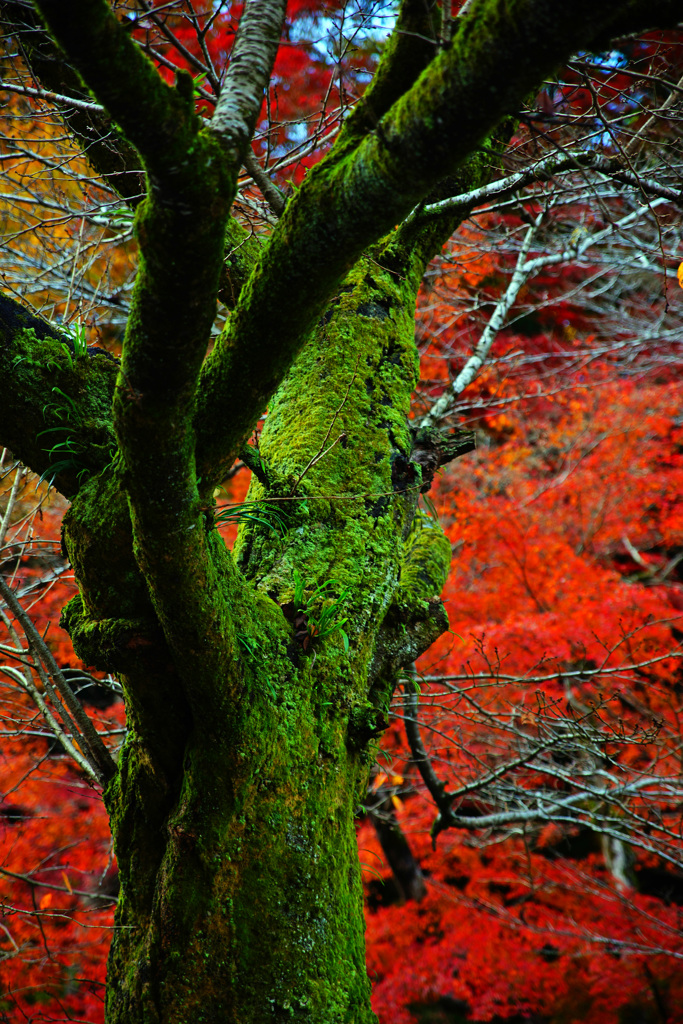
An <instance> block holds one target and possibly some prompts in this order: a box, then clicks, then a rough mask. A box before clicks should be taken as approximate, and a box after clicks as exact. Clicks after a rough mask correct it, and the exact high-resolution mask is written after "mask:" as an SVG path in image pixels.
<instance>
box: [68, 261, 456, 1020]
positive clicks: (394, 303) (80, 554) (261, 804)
mask: <svg viewBox="0 0 683 1024" xmlns="http://www.w3.org/2000/svg"><path fill="white" fill-rule="evenodd" d="M419 269H421V268H419ZM418 279H419V273H417V272H415V273H410V272H409V273H407V274H404V275H400V276H399V275H397V274H396V273H391V272H389V271H386V270H384V271H383V270H382V269H381V268H379V267H378V266H375V265H373V263H372V261H371V260H368V261H363V262H362V263H361V264H359V266H358V268H357V269H356V270H355V271H354V273H353V274H352V275H350V277H349V278H348V279H347V283H346V285H345V287H344V289H342V291H341V292H340V294H339V296H338V297H337V299H336V300H335V301H334V302H333V304H332V306H331V307H330V311H329V312H328V314H327V315H326V316H325V317H324V318H323V321H322V322H321V325H320V327H319V329H318V331H317V332H316V334H315V336H314V337H312V338H311V339H310V340H309V342H308V343H307V345H306V346H305V347H304V350H303V352H302V354H301V355H300V357H299V359H298V361H297V362H296V364H295V366H294V369H293V371H292V373H291V374H290V376H289V377H288V379H287V383H286V384H285V385H283V387H282V388H281V389H280V391H279V392H278V394H277V395H276V397H275V399H274V400H273V402H272V404H271V408H270V412H269V415H268V418H267V420H266V426H265V428H264V430H263V433H262V436H261V440H260V452H259V455H260V459H259V467H260V475H261V476H262V477H263V480H262V481H259V480H258V479H257V478H256V477H255V476H254V477H253V481H252V486H251V491H250V495H249V500H250V501H257V500H259V499H261V498H263V497H264V495H265V492H266V484H267V492H268V497H269V499H271V501H270V503H269V504H265V503H262V504H261V505H260V506H259V510H260V511H259V513H258V515H257V516H256V517H255V518H251V519H245V520H244V521H243V522H242V524H241V526H240V531H239V535H238V540H237V543H236V547H235V551H234V555H235V561H236V564H237V566H238V567H239V569H240V570H241V582H240V583H239V586H240V587H241V588H243V591H244V593H243V599H244V620H243V621H242V622H240V621H239V614H238V625H237V643H236V644H235V645H234V647H233V648H232V649H231V654H230V656H229V658H228V659H227V660H226V662H225V668H224V673H225V674H224V676H220V677H218V676H217V677H215V678H213V679H209V680H208V682H209V683H211V682H212V683H213V689H214V691H215V692H216V693H217V694H219V695H223V696H225V695H227V697H228V699H226V700H223V699H222V696H221V697H220V698H219V699H215V700H214V701H213V704H212V706H211V707H210V708H209V709H208V710H207V711H206V712H205V713H203V714H201V715H200V714H198V712H197V707H196V706H192V701H191V700H190V701H188V700H187V699H186V697H185V696H184V695H183V689H182V687H181V685H180V682H179V678H178V674H177V670H176V667H175V665H174V658H173V656H172V654H171V652H170V651H169V650H168V648H167V647H166V645H165V642H164V639H163V633H162V631H161V629H160V626H159V623H158V620H157V617H156V615H155V612H154V595H153V594H152V595H151V597H152V601H151V602H150V595H148V592H147V589H146V587H145V584H144V581H143V578H142V576H141V574H140V573H139V571H138V570H137V567H136V563H135V560H134V558H133V544H132V534H131V525H130V519H129V516H128V509H127V505H126V502H125V499H124V493H123V490H122V487H123V481H124V480H125V474H122V473H121V472H120V470H119V469H118V468H117V467H114V468H113V470H112V469H108V470H105V471H104V472H102V473H101V474H100V475H99V476H93V477H92V478H90V479H89V480H88V481H87V483H86V484H85V485H84V486H83V487H82V488H81V490H80V491H79V493H78V495H77V496H76V497H75V499H74V502H73V504H72V506H71V508H70V510H69V512H68V514H67V516H66V519H65V528H64V538H65V544H66V547H67V551H68V553H69V557H70V559H71V561H72V563H73V565H74V568H75V569H76V572H77V576H78V579H79V582H80V586H81V594H80V596H79V597H77V598H76V599H75V600H74V601H73V602H72V603H71V605H69V606H68V608H67V609H66V612H65V614H64V619H63V622H64V625H65V626H66V627H67V628H68V629H69V631H70V633H71V636H72V638H73V641H74V645H75V647H76V650H77V652H78V653H79V654H80V656H81V657H82V658H83V659H84V660H85V661H87V662H88V663H91V664H96V665H98V666H99V667H101V668H107V669H112V670H116V671H118V672H119V674H120V676H121V678H122V681H123V685H124V688H125V691H126V696H127V701H128V708H129V726H130V734H129V736H128V739H127V741H126V744H125V747H124V751H123V753H122V756H121V759H120V764H119V773H118V774H117V776H116V777H115V779H114V780H113V781H112V782H111V783H110V784H109V786H108V788H107V790H106V793H105V798H106V803H107V807H108V810H109V813H110V816H111V822H112V831H113V834H114V839H115V847H116V853H117V857H118V860H119V867H120V873H121V897H120V903H119V909H118V912H117V918H116V928H115V932H114V940H113V943H112V950H111V955H110V962H109V976H110V978H111V979H112V981H113V984H111V985H110V987H109V992H108V1002H107V1021H108V1022H109V1024H114V1022H117V1024H118V1022H120V1024H123V1022H125V1024H136V1022H138V1021H139V1022H142V1021H146V1022H147V1021H159V1022H162V1021H163V1022H169V1024H171V1022H172V1024H180V1022H182V1021H185V1020H187V1021H190V1020H192V1021H207V1022H208V1021H216V1022H218V1021H220V1022H225V1021H231V1020H235V1021H240V1022H247V1021H259V1022H264V1021H285V1020H286V1021H290V1020H293V1019H295V1020H300V1021H310V1022H314V1021H315V1022H321V1024H322V1022H325V1024H330V1022H331V1021H353V1022H359V1024H360V1022H366V1021H370V1020H373V1019H374V1015H373V1014H372V1011H371V1009H370V1002H369V997H370V985H369V981H368V978H367V975H366V972H365V950H364V935H363V932H364V924H363V909H362V889H361V878H360V868H359V862H358V854H357V848H356V841H355V830H354V817H355V811H356V808H357V806H358V804H359V803H360V802H361V800H362V798H363V795H364V793H365V790H366V787H367V781H368V772H369V768H370V766H371V764H372V762H373V760H374V752H375V747H376V737H377V736H378V735H379V734H380V733H381V732H382V730H383V728H384V727H385V725H386V723H387V715H388V708H389V702H390V700H391V695H392V691H393V688H394V686H395V683H396V681H397V678H398V669H399V668H400V666H401V665H402V664H405V663H407V662H409V661H411V660H412V659H413V658H414V657H415V655H416V654H417V653H419V652H420V651H421V650H424V649H425V648H426V647H427V646H428V645H429V644H430V643H431V642H432V641H433V639H435V638H436V636H438V635H439V634H440V633H441V632H442V631H443V629H444V628H445V625H446V621H445V616H444V613H443V607H442V605H441V603H440V600H439V598H438V595H439V593H440V589H441V585H442V582H443V580H444V578H445V575H446V572H447V569H448V563H449V559H450V549H449V545H448V543H447V542H446V541H445V539H444V537H443V534H442V533H441V531H440V529H439V528H438V526H437V525H436V523H433V522H431V521H424V520H423V517H422V515H421V514H418V515H417V516H416V509H417V496H418V491H419V487H420V483H421V469H420V467H419V465H418V464H417V463H415V462H411V448H412V443H413V442H412V435H411V432H410V430H409V426H408V421H407V412H408V402H409V398H410V393H411V390H412V389H413V387H414V384H415V380H416V370H417V352H416V347H415V341H414V327H413V317H414V305H415V296H416V289H417V281H418ZM331 383H332V386H331ZM312 460H313V462H312ZM311 463H312V464H311ZM309 464H310V467H309V469H308V470H307V471H305V470H306V467H307V466H309ZM264 481H265V483H264ZM268 508H271V509H272V508H277V509H278V516H279V517H280V519H281V521H282V522H284V523H286V532H285V535H284V536H281V535H280V533H279V532H277V529H274V528H272V527H271V526H269V525H268V523H269V520H268V513H267V512H264V511H263V509H268ZM204 522H205V529H206V530H207V532H208V537H209V540H210V543H211V545H212V548H213V551H214V557H215V559H216V563H217V564H218V565H221V564H226V560H227V558H228V556H227V554H226V553H225V551H222V541H220V539H219V537H218V535H217V533H216V531H215V529H214V528H213V514H212V512H211V510H210V509H209V508H208V506H207V510H206V516H205V520H204ZM122 580H125V586H124V587H122V585H121V581H122ZM297 585H298V593H297ZM224 586H225V592H226V593H227V594H230V595H231V597H232V598H233V599H234V587H235V580H234V579H233V578H232V577H231V576H230V575H229V572H228V570H227V569H226V571H225V584H224ZM206 682H207V681H206V680H204V681H203V682H202V686H205V684H206ZM210 689H211V687H208V688H207V691H210Z"/></svg>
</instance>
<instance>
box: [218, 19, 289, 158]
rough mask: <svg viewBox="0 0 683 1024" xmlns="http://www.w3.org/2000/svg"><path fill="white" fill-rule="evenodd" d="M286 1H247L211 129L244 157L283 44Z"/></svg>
mask: <svg viewBox="0 0 683 1024" xmlns="http://www.w3.org/2000/svg"><path fill="white" fill-rule="evenodd" d="M286 7H287V2H286V0H247V3H246V4H245V7H244V13H243V14H242V17H241V19H240V24H239V29H238V31H237V39H236V40H235V45H234V46H233V49H232V53H231V55H230V65H229V67H228V73H227V75H226V76H225V82H224V83H223V87H222V88H221V94H220V97H219V100H218V103H217V104H216V109H215V111H214V114H213V117H212V118H211V130H212V131H213V132H215V133H216V135H219V136H220V137H221V138H222V139H223V141H224V142H225V143H226V145H228V146H230V147H231V148H233V147H234V148H235V149H236V151H237V153H238V154H244V153H246V151H247V146H248V145H249V141H250V139H251V137H252V135H253V132H254V126H255V124H256V119H257V117H258V115H259V112H260V110H261V104H262V103H263V95H264V90H265V89H267V88H268V82H269V81H270V74H271V72H272V70H273V64H274V63H275V57H276V54H277V51H278V47H279V45H280V36H281V34H282V26H283V24H284V20H285V10H286Z"/></svg>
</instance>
